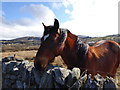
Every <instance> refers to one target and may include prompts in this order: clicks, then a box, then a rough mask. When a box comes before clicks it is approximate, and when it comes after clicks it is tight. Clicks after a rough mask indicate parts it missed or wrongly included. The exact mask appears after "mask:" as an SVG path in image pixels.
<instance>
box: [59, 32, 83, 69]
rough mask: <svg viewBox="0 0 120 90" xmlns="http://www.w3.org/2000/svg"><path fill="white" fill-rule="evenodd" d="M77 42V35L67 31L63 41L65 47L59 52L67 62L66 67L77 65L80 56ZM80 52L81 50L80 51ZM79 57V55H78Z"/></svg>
mask: <svg viewBox="0 0 120 90" xmlns="http://www.w3.org/2000/svg"><path fill="white" fill-rule="evenodd" d="M77 43H78V37H77V36H76V35H73V34H72V33H70V32H69V31H68V36H67V38H66V42H65V48H64V50H63V52H62V54H61V57H62V58H63V60H64V61H65V63H66V64H67V66H68V68H69V67H70V68H73V67H79V65H80V63H78V62H80V58H79V54H78V49H79V50H80V48H78V47H79V45H78V44H77ZM81 52H82V51H81ZM80 57H81V56H80Z"/></svg>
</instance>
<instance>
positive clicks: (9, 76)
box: [2, 57, 116, 89]
mask: <svg viewBox="0 0 120 90" xmlns="http://www.w3.org/2000/svg"><path fill="white" fill-rule="evenodd" d="M2 88H3V89H4V88H67V89H73V88H77V89H83V88H96V89H100V88H102V89H106V88H113V89H116V84H115V82H114V79H112V78H111V77H106V78H103V77H101V76H100V75H99V74H98V75H96V76H95V77H94V79H91V75H87V74H86V72H84V73H83V74H82V75H80V69H79V68H73V69H72V70H69V69H66V68H62V67H59V66H52V65H49V66H48V68H47V70H46V71H38V70H36V69H35V68H34V63H33V62H30V61H27V60H16V59H14V58H11V57H6V58H4V59H2Z"/></svg>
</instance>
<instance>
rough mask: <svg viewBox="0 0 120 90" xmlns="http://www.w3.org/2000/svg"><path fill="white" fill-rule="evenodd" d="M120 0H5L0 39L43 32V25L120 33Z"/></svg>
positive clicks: (96, 33)
mask: <svg viewBox="0 0 120 90" xmlns="http://www.w3.org/2000/svg"><path fill="white" fill-rule="evenodd" d="M118 1H119V0H116V1H115V0H63V2H2V9H1V10H0V13H1V14H2V17H0V19H1V18H2V25H0V29H1V34H0V39H13V38H18V37H24V36H39V37H40V36H42V34H43V26H42V24H41V23H42V22H44V23H45V24H46V25H52V24H53V23H54V18H57V19H58V20H59V22H60V27H62V28H68V29H69V30H70V31H71V32H72V33H74V34H76V35H87V36H105V35H111V34H117V33H118V21H117V20H118V10H117V9H118V6H117V5H118Z"/></svg>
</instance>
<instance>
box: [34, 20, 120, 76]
mask: <svg viewBox="0 0 120 90" xmlns="http://www.w3.org/2000/svg"><path fill="white" fill-rule="evenodd" d="M42 24H43V26H44V33H43V36H42V38H41V46H40V48H39V49H38V52H37V54H36V57H35V61H34V65H35V68H36V69H40V70H45V69H46V68H47V66H48V64H49V63H51V62H53V60H54V58H55V57H56V56H58V55H60V56H61V57H62V59H63V60H64V62H65V64H66V65H67V67H68V68H69V69H72V68H73V67H78V68H80V69H81V71H82V72H83V71H85V70H87V73H88V74H92V75H93V76H94V75H96V74H97V73H99V74H101V75H102V76H103V77H105V76H107V75H109V76H111V77H114V76H115V74H116V72H117V68H118V67H119V64H120V45H119V44H118V43H116V42H115V41H111V40H107V41H106V40H102V41H99V42H97V43H96V44H95V45H93V46H89V45H88V44H87V43H84V42H83V41H82V40H81V39H80V38H79V37H78V36H76V35H74V34H72V33H71V32H70V31H69V30H68V29H63V28H59V21H58V20H57V19H55V21H54V25H50V26H46V25H44V23H42Z"/></svg>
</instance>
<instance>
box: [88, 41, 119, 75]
mask: <svg viewBox="0 0 120 90" xmlns="http://www.w3.org/2000/svg"><path fill="white" fill-rule="evenodd" d="M119 63H120V45H119V44H118V43H116V42H115V41H111V40H102V41H99V42H97V43H96V44H95V45H94V46H91V47H89V50H88V65H91V66H88V68H91V69H92V70H93V69H94V70H93V71H94V72H92V73H93V74H96V73H97V71H100V72H107V73H109V74H110V75H111V76H112V75H114V74H115V73H116V70H117V68H118V66H119ZM107 73H103V76H106V75H107ZM101 74H102V73H101Z"/></svg>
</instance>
